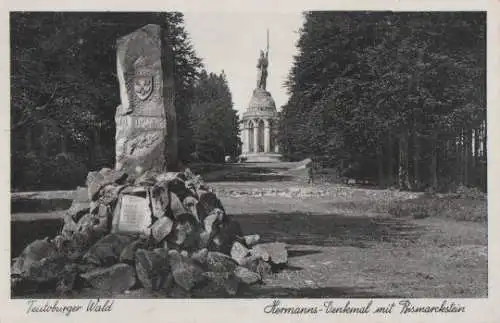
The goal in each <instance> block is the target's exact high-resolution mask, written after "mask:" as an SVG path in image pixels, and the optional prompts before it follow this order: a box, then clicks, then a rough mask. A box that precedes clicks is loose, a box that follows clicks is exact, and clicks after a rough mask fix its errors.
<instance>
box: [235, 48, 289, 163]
mask: <svg viewBox="0 0 500 323" xmlns="http://www.w3.org/2000/svg"><path fill="white" fill-rule="evenodd" d="M268 40H269V38H268ZM268 43H269V42H268ZM268 65H269V46H268V49H267V50H266V52H265V53H264V51H260V58H259V60H258V63H257V68H258V77H257V87H256V88H255V90H253V93H252V97H251V98H250V103H249V104H248V108H247V110H246V111H245V113H243V117H242V120H241V124H240V125H241V141H242V143H243V147H242V153H241V156H240V157H242V159H244V160H246V161H247V162H274V161H279V160H280V159H281V155H280V154H279V149H278V145H277V142H276V137H277V129H278V127H277V125H278V113H277V111H276V103H275V102H274V99H273V97H272V95H271V93H270V92H269V91H267V90H266V82H267V67H268Z"/></svg>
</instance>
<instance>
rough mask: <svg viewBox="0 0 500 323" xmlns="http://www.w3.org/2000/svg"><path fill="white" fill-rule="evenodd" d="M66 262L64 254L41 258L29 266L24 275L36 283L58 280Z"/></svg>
mask: <svg viewBox="0 0 500 323" xmlns="http://www.w3.org/2000/svg"><path fill="white" fill-rule="evenodd" d="M67 263H68V259H67V258H65V257H64V256H52V257H47V258H43V259H41V260H40V261H36V262H34V263H33V264H32V265H31V266H30V267H29V270H28V272H27V275H26V277H27V278H28V279H30V280H32V281H35V282H38V283H43V282H48V281H55V280H59V279H60V278H61V277H62V275H63V273H64V270H65V266H66V264H67Z"/></svg>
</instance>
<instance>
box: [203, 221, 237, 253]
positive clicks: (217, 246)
mask: <svg viewBox="0 0 500 323" xmlns="http://www.w3.org/2000/svg"><path fill="white" fill-rule="evenodd" d="M242 236H243V232H242V230H241V226H240V224H239V223H238V222H237V221H234V220H232V219H230V218H227V219H226V220H225V221H223V222H222V223H221V224H220V225H219V228H218V232H217V237H216V238H214V239H213V242H214V244H213V245H212V246H211V247H209V249H210V250H214V251H219V252H222V253H224V254H229V253H230V252H231V248H232V247H233V243H234V242H235V241H239V240H243V238H242Z"/></svg>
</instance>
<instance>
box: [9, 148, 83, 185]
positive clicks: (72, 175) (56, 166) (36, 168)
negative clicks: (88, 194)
mask: <svg viewBox="0 0 500 323" xmlns="http://www.w3.org/2000/svg"><path fill="white" fill-rule="evenodd" d="M13 162H15V163H18V164H17V167H16V168H13V172H12V179H11V189H12V190H13V191H32V190H70V189H74V188H75V187H77V186H79V185H80V186H81V185H83V184H84V183H85V178H86V176H87V172H88V169H87V166H86V165H85V163H84V160H83V159H82V158H79V157H78V156H77V155H75V154H72V153H69V154H67V153H60V154H57V155H55V156H47V157H43V156H38V155H36V154H35V153H34V152H29V153H27V154H25V155H22V156H16V158H13ZM14 169H15V171H14Z"/></svg>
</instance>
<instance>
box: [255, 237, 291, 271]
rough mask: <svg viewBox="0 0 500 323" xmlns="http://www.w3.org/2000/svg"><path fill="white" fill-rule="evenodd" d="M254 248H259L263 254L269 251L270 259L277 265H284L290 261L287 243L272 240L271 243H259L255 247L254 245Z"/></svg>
mask: <svg viewBox="0 0 500 323" xmlns="http://www.w3.org/2000/svg"><path fill="white" fill-rule="evenodd" d="M253 250H258V251H259V252H262V253H263V254H266V253H267V255H268V257H269V261H270V262H271V263H273V264H275V265H284V264H286V262H287V261H288V252H287V249H286V244H284V243H282V242H270V243H262V244H258V245H256V246H255V247H253ZM264 260H266V259H264Z"/></svg>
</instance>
